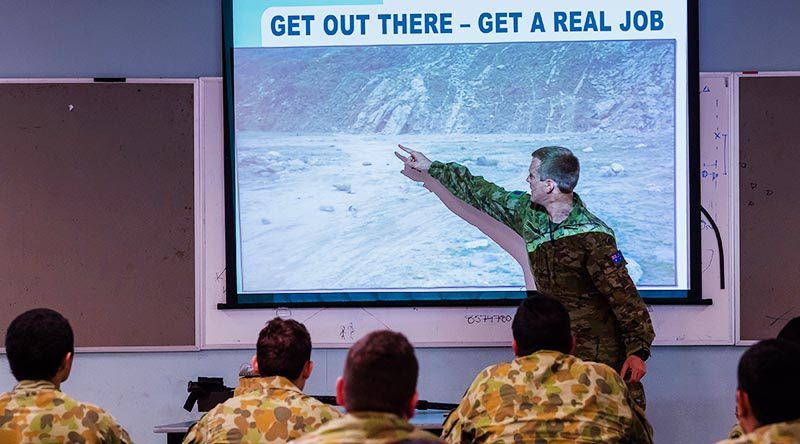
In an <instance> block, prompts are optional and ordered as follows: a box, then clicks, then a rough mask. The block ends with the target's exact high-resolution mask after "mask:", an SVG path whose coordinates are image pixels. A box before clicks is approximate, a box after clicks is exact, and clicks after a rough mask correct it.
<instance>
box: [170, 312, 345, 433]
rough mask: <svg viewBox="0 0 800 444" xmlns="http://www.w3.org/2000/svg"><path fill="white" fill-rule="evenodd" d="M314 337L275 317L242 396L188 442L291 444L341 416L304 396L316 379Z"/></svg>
mask: <svg viewBox="0 0 800 444" xmlns="http://www.w3.org/2000/svg"><path fill="white" fill-rule="evenodd" d="M310 359H311V337H310V336H309V334H308V330H306V328H305V326H303V324H301V323H299V322H297V321H295V320H292V319H286V320H284V319H280V318H275V319H273V320H271V321H269V323H267V325H266V327H264V328H263V329H262V330H261V332H260V333H259V335H258V343H257V345H256V355H255V356H253V359H252V366H253V369H254V370H255V371H256V372H258V374H260V375H261V377H258V378H256V377H254V378H248V380H247V384H246V385H243V386H242V387H241V388H240V389H237V392H236V396H234V397H233V398H231V399H228V400H227V401H225V402H223V403H222V404H219V405H218V406H216V407H214V408H213V409H211V410H210V411H209V412H208V413H206V415H205V416H203V417H202V418H200V421H198V423H197V424H195V425H194V426H193V427H192V428H191V429H190V430H189V433H188V434H187V435H186V437H185V438H184V440H183V442H184V444H200V443H285V442H287V441H291V440H293V439H295V438H297V437H299V436H301V435H303V434H304V433H306V432H309V431H311V430H314V429H316V428H317V427H319V426H321V425H322V424H324V423H325V422H327V421H330V420H331V419H333V418H338V417H340V416H341V413H339V411H338V410H336V409H335V408H333V407H331V406H329V405H327V404H323V403H321V402H320V401H318V400H316V399H314V398H313V397H311V396H308V395H306V394H305V393H303V391H302V390H303V387H304V386H305V383H306V380H307V379H308V378H309V376H311V371H312V369H313V363H312V362H311V360H310Z"/></svg>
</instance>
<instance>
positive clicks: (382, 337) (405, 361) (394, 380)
mask: <svg viewBox="0 0 800 444" xmlns="http://www.w3.org/2000/svg"><path fill="white" fill-rule="evenodd" d="M418 374H419V364H418V363H417V357H416V356H415V355H414V347H412V346H411V344H410V343H409V342H408V339H406V337H405V336H403V334H402V333H397V332H393V331H389V330H381V331H374V332H372V333H370V334H368V335H367V336H365V337H363V338H361V340H359V341H358V342H356V343H355V344H353V346H352V347H350V350H349V351H348V352H347V361H346V362H345V364H344V381H345V386H344V387H345V388H344V390H345V404H346V405H345V407H346V408H347V410H348V411H352V412H363V411H373V412H388V413H394V414H397V415H402V413H403V412H404V411H405V408H406V406H407V405H408V401H409V400H410V399H411V398H412V397H413V396H414V393H415V392H416V390H417V376H418Z"/></svg>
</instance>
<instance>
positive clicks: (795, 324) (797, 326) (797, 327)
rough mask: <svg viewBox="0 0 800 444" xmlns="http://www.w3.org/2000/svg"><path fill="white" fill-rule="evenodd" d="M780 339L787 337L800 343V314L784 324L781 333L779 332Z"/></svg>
mask: <svg viewBox="0 0 800 444" xmlns="http://www.w3.org/2000/svg"><path fill="white" fill-rule="evenodd" d="M778 339H785V340H787V341H792V342H794V343H795V344H800V316H798V317H796V318H793V319H791V320H790V321H789V322H787V323H786V325H784V326H783V328H782V329H781V331H780V333H778Z"/></svg>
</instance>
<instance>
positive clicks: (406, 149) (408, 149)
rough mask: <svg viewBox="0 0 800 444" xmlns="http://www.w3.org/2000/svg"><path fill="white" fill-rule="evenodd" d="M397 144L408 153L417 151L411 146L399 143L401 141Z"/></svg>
mask: <svg viewBox="0 0 800 444" xmlns="http://www.w3.org/2000/svg"><path fill="white" fill-rule="evenodd" d="M397 146H398V147H400V149H401V150H403V151H405V152H407V153H408V154H414V153H415V152H416V151H414V150H412V149H411V148H407V147H405V146H403V145H402V144H399V143H398V144H397Z"/></svg>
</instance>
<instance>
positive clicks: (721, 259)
mask: <svg viewBox="0 0 800 444" xmlns="http://www.w3.org/2000/svg"><path fill="white" fill-rule="evenodd" d="M700 211H701V212H702V213H703V215H704V216H705V217H706V220H708V223H710V224H711V228H713V229H714V234H715V235H716V236H717V248H719V288H721V289H723V290H724V289H725V252H724V251H723V250H722V236H721V235H720V233H719V228H717V223H716V222H714V218H712V217H711V215H710V214H708V211H706V209H705V208H703V206H702V205H700Z"/></svg>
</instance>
